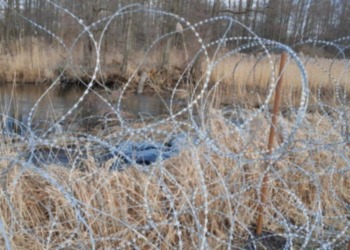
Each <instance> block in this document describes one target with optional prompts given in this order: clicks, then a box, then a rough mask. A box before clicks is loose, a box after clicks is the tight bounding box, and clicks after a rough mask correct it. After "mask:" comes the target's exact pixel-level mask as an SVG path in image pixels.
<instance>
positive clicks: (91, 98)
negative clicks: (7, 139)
mask: <svg viewBox="0 0 350 250" xmlns="http://www.w3.org/2000/svg"><path fill="white" fill-rule="evenodd" d="M47 89H48V86H43V85H31V84H22V85H12V84H0V114H1V118H2V121H1V123H2V126H4V125H5V127H7V128H10V129H13V126H14V124H18V123H21V124H23V125H26V124H27V122H28V119H29V116H30V111H31V109H32V108H33V107H34V105H35V104H36V103H37V102H38V100H39V99H40V98H41V100H40V102H38V105H37V108H35V112H34V114H33V117H32V120H33V124H35V123H40V122H42V121H46V122H47V121H57V120H59V118H60V117H62V116H63V115H65V114H66V113H67V112H68V110H70V109H71V108H72V107H73V105H74V104H75V103H76V102H77V101H78V99H79V98H80V97H81V96H82V94H83V92H84V89H83V88H81V87H72V88H70V89H68V90H64V91H63V90H61V89H52V90H50V91H49V92H47V93H46V91H47ZM97 92H98V93H99V94H101V95H102V96H104V98H106V99H107V101H108V102H109V103H110V104H112V107H114V108H117V103H118V99H119V97H117V99H115V100H112V99H111V98H113V94H108V93H107V92H104V91H102V90H97ZM114 98H115V97H114ZM168 104H169V100H163V99H161V98H160V97H159V96H156V95H154V96H148V95H137V94H131V93H129V94H125V95H123V98H122V99H121V110H122V111H123V112H124V113H128V114H131V115H134V116H136V117H137V116H140V115H143V116H152V117H157V116H160V115H163V114H165V113H167V112H168ZM103 112H105V113H107V112H111V109H110V108H109V107H108V105H107V104H106V103H105V102H103V101H102V100H101V99H100V98H99V97H97V95H96V94H94V92H91V93H89V94H88V97H87V98H86V99H85V101H84V102H82V103H80V105H79V106H78V108H77V109H76V110H75V111H74V112H73V114H72V115H73V116H74V118H75V119H83V118H84V117H87V116H90V117H91V116H94V115H102V114H103Z"/></svg>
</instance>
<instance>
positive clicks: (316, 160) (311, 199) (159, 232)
mask: <svg viewBox="0 0 350 250" xmlns="http://www.w3.org/2000/svg"><path fill="white" fill-rule="evenodd" d="M210 112H211V119H210V120H209V121H208V126H209V125H210V128H211V130H210V133H211V138H213V139H214V141H216V143H217V145H219V147H220V148H221V149H222V150H223V152H226V151H229V152H234V153H238V152H242V153H243V155H244V157H245V158H246V159H251V160H252V163H250V164H249V163H246V164H241V163H240V162H239V161H237V160H234V159H230V158H227V157H223V156H222V155H219V154H217V153H215V152H214V151H212V150H210V148H209V147H208V146H207V145H206V144H200V145H198V146H193V145H192V146H191V145H189V147H188V149H186V150H183V151H182V152H180V155H179V156H178V157H175V158H172V159H169V160H166V161H165V162H164V163H163V164H162V165H161V166H160V165H159V166H157V165H156V166H153V167H151V171H150V172H144V171H140V170H139V169H138V167H137V166H131V167H129V168H127V169H126V170H125V171H123V172H117V171H116V172H110V171H109V170H108V164H109V163H107V164H106V165H104V166H102V168H101V167H100V166H98V165H99V164H97V163H96V162H94V160H93V158H88V159H86V160H85V161H84V162H83V164H84V165H85V171H84V172H83V171H80V170H72V169H69V168H63V167H58V166H54V165H52V166H47V167H46V168H45V169H39V170H35V169H33V168H30V167H28V166H25V165H21V164H20V163H18V164H12V165H11V164H9V163H10V159H11V158H12V159H13V158H15V157H17V155H16V152H15V151H12V150H11V145H7V146H6V147H5V148H6V149H7V150H4V148H2V150H1V156H2V159H3V157H5V156H8V157H9V160H7V161H5V160H2V161H1V162H0V164H1V165H0V166H1V167H0V171H1V172H2V175H1V177H0V184H1V192H0V217H1V219H2V223H3V225H4V228H5V229H6V231H7V232H11V234H9V235H8V236H9V239H10V244H11V246H12V247H13V248H14V249H53V248H66V249H74V248H89V249H90V248H91V247H92V245H91V237H92V238H93V239H94V240H95V246H96V248H97V249H113V248H116V247H121V248H125V249H132V245H128V242H129V243H130V242H133V243H134V244H135V245H137V246H138V247H139V248H140V249H152V248H161V249H168V248H173V247H175V248H176V247H178V244H179V231H180V232H181V239H182V242H183V247H184V248H185V249H195V248H198V247H199V246H200V245H201V242H202V240H203V239H202V238H201V237H199V235H200V233H201V229H200V228H198V223H199V224H200V225H204V224H205V223H206V219H205V206H206V205H207V209H208V216H207V224H206V226H207V229H208V233H207V234H206V235H207V237H206V238H207V243H208V247H210V248H218V249H224V248H226V247H227V245H226V244H227V242H228V241H229V237H230V235H229V229H230V227H231V226H232V227H233V229H232V232H233V233H234V235H233V238H232V242H231V244H232V245H233V246H235V247H242V246H244V242H246V241H247V240H248V234H247V228H254V226H255V222H256V217H257V207H258V202H257V201H258V196H257V190H258V187H259V185H258V183H259V181H260V179H261V176H262V171H263V167H262V166H263V165H264V164H265V163H264V161H262V160H258V159H259V157H260V155H259V153H257V152H258V151H259V150H265V149H266V145H265V144H266V143H265V142H266V139H267V133H268V132H267V131H268V127H269V123H268V121H267V120H266V118H264V116H262V115H259V116H258V117H257V118H255V119H254V120H253V121H252V123H251V124H250V129H249V130H248V131H247V133H246V134H245V133H235V132H233V131H232V128H231V127H230V126H229V125H228V124H227V122H226V121H225V119H224V117H223V115H222V114H221V112H220V111H217V110H211V111H210ZM317 121H322V122H319V123H318V126H316V127H315V129H312V130H310V129H309V130H308V129H306V128H308V123H311V124H315V122H317ZM303 126H304V128H305V129H304V128H303ZM284 127H285V129H287V130H288V129H290V127H291V124H290V123H288V122H286V123H285V124H284ZM164 129H165V128H164ZM310 136H311V137H313V138H314V139H322V140H335V138H336V137H337V136H338V134H337V131H336V130H335V128H334V127H333V126H331V124H329V122H328V121H327V120H326V119H325V120H323V119H322V118H320V117H319V116H318V115H316V114H313V115H309V116H308V117H307V118H306V119H305V122H304V123H303V125H302V127H301V129H300V130H299V131H298V133H297V136H296V142H297V143H294V144H293V145H291V147H292V148H291V149H293V151H291V152H290V153H288V154H287V155H286V156H284V157H283V158H282V159H280V160H279V161H277V162H276V164H275V171H274V173H273V174H271V175H270V181H269V184H268V186H269V192H270V195H271V196H270V197H271V199H270V200H269V201H268V202H267V209H266V216H265V218H266V223H265V225H264V230H266V231H269V232H274V233H281V234H283V233H286V232H285V228H284V227H283V224H281V220H282V221H283V220H287V221H291V222H292V223H293V225H295V226H300V225H305V220H311V221H312V213H314V212H317V209H318V207H319V206H321V207H322V218H323V228H322V229H319V230H321V231H323V232H324V234H323V236H324V235H326V234H331V233H332V230H333V231H334V232H335V231H337V230H344V229H345V228H346V225H347V222H346V220H344V218H341V216H344V215H345V214H347V213H348V212H349V211H348V208H347V207H346V204H349V199H350V183H349V180H350V178H349V172H348V171H347V172H346V173H345V174H341V173H340V172H339V173H337V172H336V170H341V169H343V168H344V167H345V166H346V162H345V161H344V160H342V159H341V158H340V157H337V156H336V155H335V154H332V152H331V151H326V150H323V151H322V150H318V149H310V150H305V148H303V146H304V145H303V140H307V139H308V138H309V137H310ZM188 143H189V144H190V142H188ZM10 151H11V152H10ZM344 153H345V154H346V156H347V157H349V156H350V152H349V148H347V149H344ZM329 166H332V167H333V168H332V169H333V170H335V172H334V173H333V174H332V173H328V172H327V169H329ZM305 173H309V174H305ZM165 187H166V188H165ZM203 187H205V189H206V190H204V189H203ZM334 194H336V196H335V195H334ZM169 197H170V198H169ZM300 204H302V206H301V205H300ZM301 208H304V209H305V210H307V211H309V213H308V214H305V213H304V211H303V210H302V209H301ZM174 211H176V212H177V221H178V222H179V225H180V226H179V225H177V224H176V223H175V222H176V219H175V218H174ZM276 211H278V212H276ZM79 216H80V217H79ZM337 216H339V217H337ZM83 220H84V221H85V224H84V223H82V221H83ZM233 221H235V222H236V223H235V224H234V225H233V224H232V222H233ZM151 222H152V223H151ZM150 223H151V224H152V225H153V227H148V226H149V225H150ZM316 231H317V230H316ZM346 232H347V233H346V234H349V233H350V231H349V229H347V231H346ZM301 234H302V233H301ZM346 234H345V235H346ZM318 237H320V235H318ZM295 244H297V243H295ZM0 245H4V240H3V238H2V237H0Z"/></svg>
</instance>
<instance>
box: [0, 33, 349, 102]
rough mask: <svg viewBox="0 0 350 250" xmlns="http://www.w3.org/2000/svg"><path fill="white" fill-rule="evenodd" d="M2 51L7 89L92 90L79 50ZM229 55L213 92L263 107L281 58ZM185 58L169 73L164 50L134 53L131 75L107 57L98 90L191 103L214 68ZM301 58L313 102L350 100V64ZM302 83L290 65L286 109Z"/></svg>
mask: <svg viewBox="0 0 350 250" xmlns="http://www.w3.org/2000/svg"><path fill="white" fill-rule="evenodd" d="M0 51H1V53H2V55H1V56H0V82H3V83H4V82H8V83H26V84H27V83H28V84H29V83H35V84H51V83H52V82H53V81H54V80H55V79H57V78H58V77H59V78H58V79H59V82H58V83H57V84H61V85H62V86H64V87H65V88H69V87H70V86H73V85H75V84H84V83H85V84H86V83H88V82H89V81H90V80H91V77H92V75H93V72H94V62H95V60H96V59H95V57H94V55H93V54H92V55H91V57H89V60H90V62H86V61H84V59H86V56H85V57H83V56H82V54H83V52H82V48H80V47H79V46H77V48H76V49H75V50H74V51H73V52H71V53H70V52H67V51H64V50H62V48H59V47H58V46H53V45H52V46H48V45H47V44H45V43H43V42H39V41H37V40H34V41H33V42H32V43H30V46H26V47H23V46H22V45H21V42H20V41H18V42H14V44H13V45H12V48H9V49H5V48H4V47H2V49H1V50H0ZM227 52H228V51H227V50H221V51H219V53H218V54H217V55H216V56H215V57H214V56H213V57H212V60H213V62H214V68H213V69H212V70H211V71H210V83H209V90H210V87H211V86H216V90H215V94H216V95H219V96H220V102H221V103H223V104H231V103H232V101H233V100H234V102H236V103H237V104H240V105H241V104H243V105H245V106H246V107H258V106H260V105H261V103H262V102H264V99H265V96H266V95H267V93H268V91H269V87H270V86H271V84H274V83H275V81H274V80H273V79H275V80H276V78H277V75H276V74H277V67H278V61H279V57H278V56H276V55H272V57H271V58H269V57H266V56H262V55H256V56H253V55H249V54H234V55H232V56H229V57H227V58H226V57H225V56H226V55H227V54H226V53H227ZM183 53H184V52H183V51H182V50H178V49H175V48H174V49H173V50H172V51H171V52H170V63H169V65H168V66H167V68H163V67H162V65H161V61H162V60H161V58H162V53H161V50H157V51H151V52H150V53H149V54H147V55H145V54H144V52H133V53H131V55H130V56H129V58H130V60H129V61H128V67H127V69H126V71H125V70H124V71H125V72H122V68H123V67H122V66H123V65H122V62H123V56H122V54H121V53H120V52H119V51H118V50H113V49H112V50H111V51H110V52H109V53H101V55H100V56H101V65H100V69H99V71H98V72H97V75H96V78H95V82H96V85H102V86H103V85H109V86H111V85H117V86H119V87H124V86H125V85H126V84H127V87H126V88H127V91H130V92H137V89H138V86H139V85H140V82H141V81H144V82H143V85H144V88H143V89H142V91H144V92H146V93H151V94H153V93H168V94H170V93H172V91H174V87H176V89H175V92H176V94H178V96H179V97H180V98H181V97H182V98H188V96H190V95H191V91H192V90H193V89H195V88H196V87H195V86H197V88H196V89H197V90H198V89H201V86H202V85H203V82H204V79H205V72H207V67H208V65H207V64H206V63H204V61H203V59H198V60H196V61H195V64H194V66H193V67H190V70H189V69H188V68H186V67H187V66H188V65H190V64H189V63H186V62H185V61H184V60H185V59H184V58H185V57H184V55H182V54H183ZM300 56H301V57H300V59H301V61H302V62H303V64H304V67H305V69H306V72H307V75H308V80H309V82H308V85H309V88H310V93H311V94H312V97H313V98H311V99H310V100H311V102H318V101H317V100H315V99H317V98H322V100H323V101H327V102H328V103H329V102H332V103H336V102H337V100H336V98H337V97H336V96H342V95H343V93H345V94H347V95H349V94H350V92H349V91H350V90H349V88H348V86H350V80H349V79H350V71H349V70H348V65H347V63H346V61H345V60H330V59H325V58H310V57H306V56H303V55H300ZM215 62H217V64H215ZM274 77H275V78H274ZM142 78H143V80H142ZM301 81H302V77H301V74H300V69H299V68H298V67H297V65H296V63H295V62H294V61H290V62H289V63H288V64H287V69H286V71H285V81H284V87H283V92H284V96H285V98H283V99H282V100H283V101H284V102H285V104H288V105H291V104H293V105H295V104H297V103H298V102H299V100H300V93H301ZM337 91H338V93H337ZM218 92H219V94H217V93H218Z"/></svg>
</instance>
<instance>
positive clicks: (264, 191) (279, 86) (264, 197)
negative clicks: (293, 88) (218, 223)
mask: <svg viewBox="0 0 350 250" xmlns="http://www.w3.org/2000/svg"><path fill="white" fill-rule="evenodd" d="M286 60H287V53H286V52H283V53H282V55H281V60H280V67H279V71H278V76H279V79H278V81H277V85H276V90H275V100H274V104H273V110H272V121H271V128H270V135H269V142H268V145H267V148H268V152H269V154H271V153H272V150H273V141H274V138H275V134H276V130H275V129H276V126H277V115H278V110H279V106H280V102H281V91H282V82H283V70H284V67H285V65H286ZM268 182H269V176H268V173H266V174H265V175H264V177H263V183H262V187H261V197H260V205H259V208H258V212H259V216H258V221H257V227H256V234H257V235H261V232H262V227H263V219H264V206H265V202H266V200H267V189H268Z"/></svg>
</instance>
